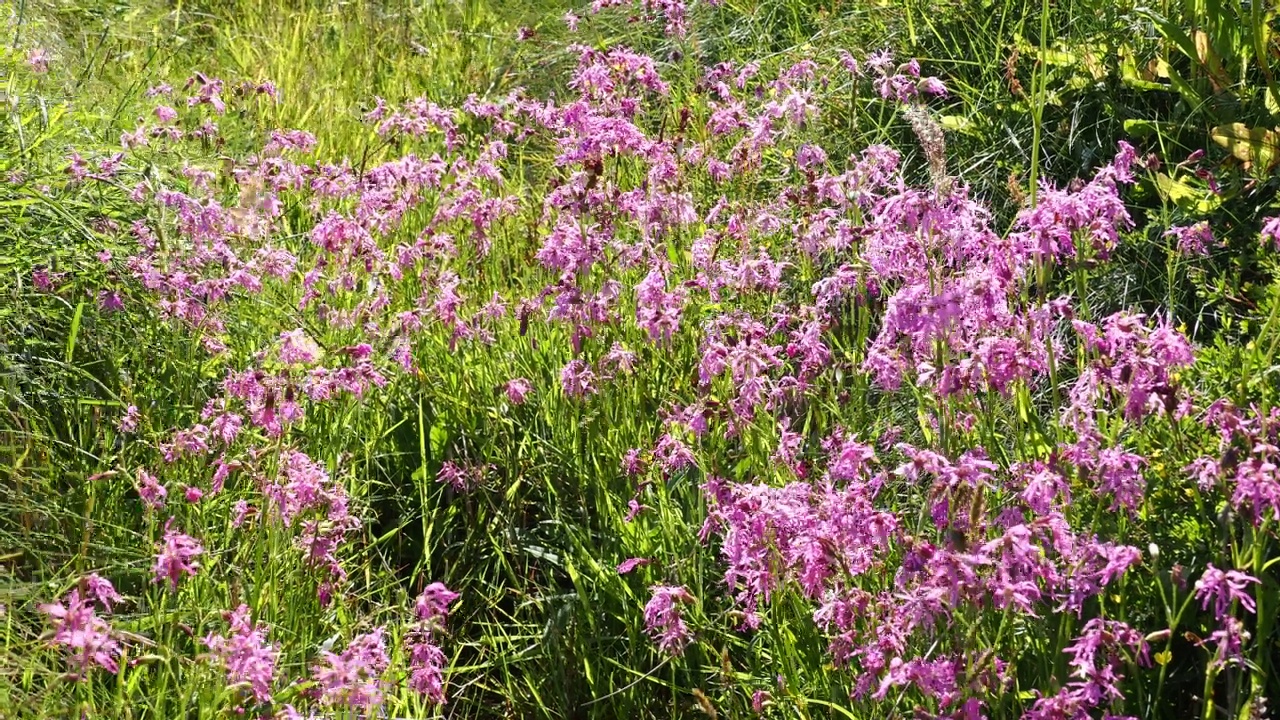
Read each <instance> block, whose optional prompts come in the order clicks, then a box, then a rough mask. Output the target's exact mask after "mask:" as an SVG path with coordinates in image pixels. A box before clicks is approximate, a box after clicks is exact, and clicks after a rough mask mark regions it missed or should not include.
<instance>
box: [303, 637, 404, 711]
mask: <svg viewBox="0 0 1280 720" xmlns="http://www.w3.org/2000/svg"><path fill="white" fill-rule="evenodd" d="M321 657H322V658H323V662H322V663H321V664H319V665H316V666H315V667H314V668H313V669H312V675H313V677H314V679H315V681H316V685H317V686H319V692H320V703H321V704H322V705H327V706H330V707H334V706H341V707H348V708H351V709H359V710H364V711H365V712H368V711H369V710H372V709H373V708H375V707H377V706H379V705H381V704H382V674H383V673H384V672H386V670H387V666H388V665H389V664H390V662H391V661H390V659H389V658H388V657H387V643H386V640H385V639H384V638H383V629H382V628H375V629H374V630H373V632H369V633H365V634H363V635H357V636H356V637H355V638H353V639H352V640H351V642H350V643H349V644H348V645H347V649H346V650H343V651H342V653H341V654H338V653H334V652H330V651H328V650H326V651H324V652H323V653H322V655H321Z"/></svg>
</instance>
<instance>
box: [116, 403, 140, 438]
mask: <svg viewBox="0 0 1280 720" xmlns="http://www.w3.org/2000/svg"><path fill="white" fill-rule="evenodd" d="M139 419H140V416H139V415H138V406H137V405H130V406H129V407H127V408H125V411H124V415H121V416H120V424H119V425H117V426H116V427H117V429H119V430H120V432H122V433H124V434H126V435H128V434H130V433H132V432H134V431H136V430H137V429H138V420H139Z"/></svg>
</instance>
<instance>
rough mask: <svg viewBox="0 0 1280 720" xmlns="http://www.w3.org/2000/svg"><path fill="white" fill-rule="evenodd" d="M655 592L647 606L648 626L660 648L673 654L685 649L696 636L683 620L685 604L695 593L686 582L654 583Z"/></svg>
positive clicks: (652, 591)
mask: <svg viewBox="0 0 1280 720" xmlns="http://www.w3.org/2000/svg"><path fill="white" fill-rule="evenodd" d="M649 591H650V592H651V593H652V596H651V597H650V598H649V602H648V603H646V604H645V606H644V625H645V630H646V631H648V633H649V634H650V635H651V636H653V639H654V641H655V642H656V643H657V644H658V649H659V650H661V651H662V652H664V653H668V654H670V655H680V654H682V653H684V649H685V647H687V646H688V645H689V643H690V642H691V641H692V640H693V633H692V632H691V631H690V630H689V626H688V625H687V624H686V623H685V621H684V614H683V610H682V608H683V606H685V605H688V604H691V603H693V602H694V597H693V595H692V594H691V593H690V592H689V591H688V590H687V589H686V588H684V587H683V586H676V585H654V586H653V587H651V588H649Z"/></svg>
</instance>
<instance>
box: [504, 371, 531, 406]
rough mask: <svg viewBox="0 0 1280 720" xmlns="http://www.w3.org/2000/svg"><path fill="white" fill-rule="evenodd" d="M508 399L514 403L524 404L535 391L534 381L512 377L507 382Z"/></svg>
mask: <svg viewBox="0 0 1280 720" xmlns="http://www.w3.org/2000/svg"><path fill="white" fill-rule="evenodd" d="M506 391H507V399H508V400H510V401H511V404H512V405H523V404H525V401H527V400H528V399H529V394H530V393H532V392H533V383H531V382H529V381H528V380H527V379H525V378H522V377H520V378H512V379H511V380H508V381H507V384H506Z"/></svg>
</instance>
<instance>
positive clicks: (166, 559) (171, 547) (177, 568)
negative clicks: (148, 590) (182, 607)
mask: <svg viewBox="0 0 1280 720" xmlns="http://www.w3.org/2000/svg"><path fill="white" fill-rule="evenodd" d="M203 554H204V546H203V545H201V544H200V542H199V541H198V540H196V539H195V538H193V537H191V536H190V535H187V534H185V533H182V532H180V531H178V530H175V529H174V528H173V518H169V520H168V521H167V522H166V523H165V528H164V537H163V538H162V539H161V541H160V547H159V552H157V553H156V557H155V563H154V564H153V565H152V567H151V574H152V576H153V581H154V582H157V583H160V582H164V583H168V585H169V589H170V590H177V589H178V582H179V581H180V580H182V578H183V577H194V576H195V574H196V571H197V570H198V569H199V567H200V566H199V564H198V563H196V561H195V559H196V558H197V557H199V556H200V555H203Z"/></svg>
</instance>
